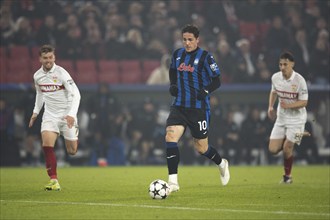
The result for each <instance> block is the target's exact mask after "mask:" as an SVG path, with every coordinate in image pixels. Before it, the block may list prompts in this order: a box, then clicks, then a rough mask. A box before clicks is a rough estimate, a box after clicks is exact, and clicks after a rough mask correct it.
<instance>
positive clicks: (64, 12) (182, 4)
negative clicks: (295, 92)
mask: <svg viewBox="0 0 330 220" xmlns="http://www.w3.org/2000/svg"><path fill="white" fill-rule="evenodd" d="M329 6H330V4H329V1H321V0H319V1H317V0H306V1H276V0H275V1H256V0H249V1H220V0H214V1H211V0H210V1H201V0H195V1H193V0H191V1H177V0H170V1H97V0H95V1H83V0H81V1H61V0H58V1H41V0H40V1H38V0H21V1H16V0H4V1H1V8H0V12H1V18H0V19H1V22H0V25H1V26H0V28H1V51H0V58H1V74H0V77H1V78H0V79H1V82H0V89H1V90H0V91H1V96H0V117H1V118H0V122H1V124H0V129H1V130H0V131H1V146H0V147H1V165H2V166H39V165H42V164H43V157H42V154H41V153H42V152H41V151H40V148H41V146H40V134H39V129H40V127H38V126H35V127H34V128H33V129H29V130H28V129H27V121H28V120H29V118H30V116H31V112H32V109H33V105H34V96H35V93H34V90H33V86H32V76H33V73H34V72H35V71H36V70H37V69H38V68H39V67H40V64H39V62H38V54H37V50H38V47H39V46H40V45H42V44H45V43H50V44H53V45H54V46H55V47H56V50H57V52H56V53H57V61H56V63H57V64H59V65H62V66H63V67H65V68H66V69H67V70H68V71H69V73H70V74H71V75H72V77H73V78H74V80H75V81H76V83H77V84H78V87H79V89H80V91H81V93H82V101H81V107H80V111H79V124H80V143H81V144H80V148H79V153H78V155H77V156H74V157H69V156H68V155H66V153H65V151H64V146H63V141H62V139H59V141H58V142H57V146H56V153H57V158H58V160H59V165H85V166H87V165H92V166H97V165H100V166H104V165H109V166H114V165H147V164H148V165H149V164H150V165H151V164H152V165H155V164H165V163H166V161H165V160H164V156H163V154H164V132H165V125H164V122H165V119H166V116H167V114H168V110H169V105H170V103H171V97H170V96H169V94H168V92H167V90H168V85H167V83H168V82H167V80H163V81H159V82H156V83H155V82H154V83H153V84H149V83H147V80H148V78H149V76H150V75H151V73H152V71H153V70H154V69H155V68H157V67H159V66H161V63H162V62H161V61H162V60H163V61H164V60H165V59H164V58H166V56H167V55H170V54H171V53H172V52H173V50H174V49H175V48H177V47H180V46H181V33H180V28H181V27H182V25H184V24H186V23H194V24H196V25H197V26H198V27H199V28H200V29H201V45H200V46H201V47H203V48H205V49H207V50H209V51H210V52H211V53H212V54H213V55H214V56H215V58H216V60H217V62H218V64H219V66H220V69H221V71H222V81H223V86H222V87H221V88H220V89H219V90H218V91H216V92H215V93H214V94H213V96H212V97H213V104H214V106H213V109H212V110H213V113H212V122H211V123H212V124H211V126H214V128H213V129H212V130H213V133H212V134H210V141H211V143H212V144H213V145H215V146H216V147H218V148H219V150H220V152H222V153H223V154H224V155H226V157H228V158H229V159H230V161H231V163H232V164H240V165H255V164H276V163H281V157H272V156H270V155H269V154H268V152H267V145H268V143H267V139H268V137H269V134H270V129H271V127H272V124H271V122H269V121H268V120H267V118H266V117H265V116H266V110H267V105H268V103H267V102H268V93H269V89H270V77H271V75H272V74H273V73H274V72H276V71H278V67H277V62H278V55H279V54H280V53H281V51H283V50H285V49H288V50H291V51H292V52H293V54H294V55H295V58H296V68H295V69H296V71H298V72H299V73H301V74H302V75H303V76H304V77H305V78H306V80H307V82H308V85H309V91H310V101H309V105H308V108H307V110H308V112H309V117H308V123H307V124H306V129H307V130H309V131H310V132H311V133H312V137H309V138H305V139H304V140H303V143H302V145H301V146H300V147H299V148H298V150H297V151H296V159H295V163H300V164H329V156H330V144H329V134H330V129H329V90H330V89H329V13H328V12H329ZM165 63H166V62H165ZM159 72H165V74H167V72H166V69H165V71H164V68H162V69H161V70H160V71H159ZM39 122H40V121H39ZM180 146H181V150H182V152H183V153H182V163H183V164H206V160H204V158H202V157H199V156H198V155H197V154H196V152H194V150H193V148H192V143H191V140H190V138H189V135H186V136H185V137H184V138H183V139H182V141H181V143H180ZM227 155H228V156H227Z"/></svg>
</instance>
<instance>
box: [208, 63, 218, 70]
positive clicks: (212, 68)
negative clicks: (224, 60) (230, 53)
mask: <svg viewBox="0 0 330 220" xmlns="http://www.w3.org/2000/svg"><path fill="white" fill-rule="evenodd" d="M210 68H211V70H212V71H216V70H217V69H218V65H217V64H216V63H212V64H211V65H210Z"/></svg>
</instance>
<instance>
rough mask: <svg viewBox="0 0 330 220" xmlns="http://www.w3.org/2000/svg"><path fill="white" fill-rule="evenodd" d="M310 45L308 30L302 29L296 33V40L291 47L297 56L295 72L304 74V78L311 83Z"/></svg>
mask: <svg viewBox="0 0 330 220" xmlns="http://www.w3.org/2000/svg"><path fill="white" fill-rule="evenodd" d="M310 50H311V49H310V45H309V44H308V41H307V36H306V30H305V29H300V30H297V31H296V34H295V39H294V41H293V44H292V46H291V51H292V53H293V54H296V55H295V70H296V71H297V72H299V73H301V74H302V76H303V77H304V78H305V79H306V80H307V81H310V79H311V76H310V68H309V63H310V59H311V58H310Z"/></svg>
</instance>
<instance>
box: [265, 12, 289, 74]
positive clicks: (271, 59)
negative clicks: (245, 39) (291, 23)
mask: <svg viewBox="0 0 330 220" xmlns="http://www.w3.org/2000/svg"><path fill="white" fill-rule="evenodd" d="M265 41H266V42H265V46H266V51H265V56H266V62H267V64H268V66H269V68H270V71H271V72H275V71H276V70H277V68H278V67H277V66H278V63H277V62H275V60H276V59H277V57H279V56H280V53H281V51H283V50H284V49H287V48H288V47H289V45H290V37H289V33H288V30H287V29H286V28H285V27H284V26H283V19H282V17H281V16H274V17H273V19H272V23H271V27H270V28H269V30H268V32H267V34H266V37H265Z"/></svg>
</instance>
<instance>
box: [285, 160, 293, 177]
mask: <svg viewBox="0 0 330 220" xmlns="http://www.w3.org/2000/svg"><path fill="white" fill-rule="evenodd" d="M292 163H293V156H291V157H289V158H287V159H285V158H284V173H285V175H286V176H290V175H291V168H292Z"/></svg>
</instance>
